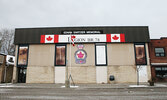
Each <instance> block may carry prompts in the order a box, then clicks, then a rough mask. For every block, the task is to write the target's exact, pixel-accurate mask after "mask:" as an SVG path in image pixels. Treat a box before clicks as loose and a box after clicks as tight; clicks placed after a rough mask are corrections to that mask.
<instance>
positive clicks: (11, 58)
mask: <svg viewBox="0 0 167 100" xmlns="http://www.w3.org/2000/svg"><path fill="white" fill-rule="evenodd" d="M14 63H15V57H14V56H10V55H7V56H6V64H7V65H14Z"/></svg>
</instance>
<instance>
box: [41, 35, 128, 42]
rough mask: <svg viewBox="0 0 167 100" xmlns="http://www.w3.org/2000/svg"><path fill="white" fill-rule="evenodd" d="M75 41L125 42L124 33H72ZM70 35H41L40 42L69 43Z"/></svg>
mask: <svg viewBox="0 0 167 100" xmlns="http://www.w3.org/2000/svg"><path fill="white" fill-rule="evenodd" d="M73 36H75V39H74V42H75V43H96V42H125V35H124V34H73ZM70 42H71V35H41V41H40V43H70Z"/></svg>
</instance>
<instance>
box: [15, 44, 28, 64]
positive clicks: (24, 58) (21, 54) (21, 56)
mask: <svg viewBox="0 0 167 100" xmlns="http://www.w3.org/2000/svg"><path fill="white" fill-rule="evenodd" d="M27 64H28V46H19V51H18V61H17V65H18V66H27Z"/></svg>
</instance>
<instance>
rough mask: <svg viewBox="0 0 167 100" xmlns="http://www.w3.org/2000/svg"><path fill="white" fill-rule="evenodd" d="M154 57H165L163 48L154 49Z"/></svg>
mask: <svg viewBox="0 0 167 100" xmlns="http://www.w3.org/2000/svg"><path fill="white" fill-rule="evenodd" d="M155 56H156V57H164V56H165V52H164V48H155Z"/></svg>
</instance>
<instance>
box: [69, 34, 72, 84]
mask: <svg viewBox="0 0 167 100" xmlns="http://www.w3.org/2000/svg"><path fill="white" fill-rule="evenodd" d="M71 43H72V37H71V33H70V75H69V85H70V86H71V81H70V77H71V60H72V59H71Z"/></svg>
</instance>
